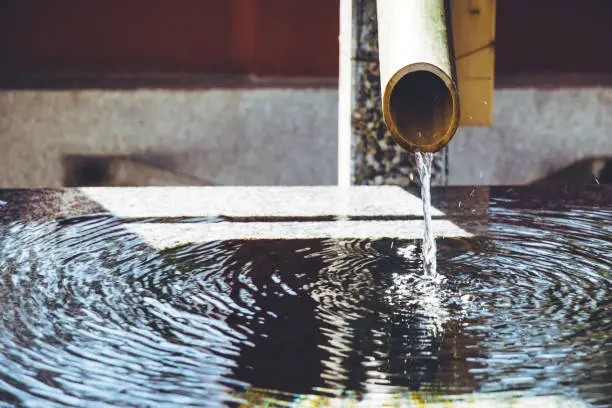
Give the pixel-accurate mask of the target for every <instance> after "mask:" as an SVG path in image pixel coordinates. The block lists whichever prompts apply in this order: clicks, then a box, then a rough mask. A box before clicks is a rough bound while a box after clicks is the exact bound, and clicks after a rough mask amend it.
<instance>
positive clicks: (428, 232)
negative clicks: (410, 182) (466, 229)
mask: <svg viewBox="0 0 612 408" xmlns="http://www.w3.org/2000/svg"><path fill="white" fill-rule="evenodd" d="M415 157H416V163H417V170H418V172H419V178H420V179H421V199H422V200H423V268H424V271H425V273H426V275H427V276H428V277H430V278H432V279H435V278H436V240H435V238H434V232H433V229H432V225H431V165H432V162H433V153H421V152H416V153H415Z"/></svg>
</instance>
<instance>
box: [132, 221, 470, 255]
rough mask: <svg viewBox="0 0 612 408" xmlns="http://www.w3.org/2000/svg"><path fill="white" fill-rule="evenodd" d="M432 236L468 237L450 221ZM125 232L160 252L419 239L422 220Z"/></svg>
mask: <svg viewBox="0 0 612 408" xmlns="http://www.w3.org/2000/svg"><path fill="white" fill-rule="evenodd" d="M432 227H433V231H434V235H435V236H436V237H472V236H473V234H472V233H470V232H468V231H466V230H464V229H463V228H461V227H460V226H459V225H457V224H455V223H453V222H452V221H450V220H434V221H433V225H432ZM126 228H127V229H128V231H130V232H132V233H134V234H136V235H138V236H139V237H140V238H141V239H142V240H143V241H145V242H146V243H147V244H148V245H150V246H151V247H153V248H155V249H158V250H164V249H169V248H173V247H177V246H182V245H188V244H197V243H202V242H212V241H228V240H254V239H273V240H279V239H324V238H328V239H380V238H396V239H415V240H416V239H422V237H423V221H417V220H408V221H321V222H246V223H244V222H239V223H234V222H220V223H206V224H129V225H127V226H126Z"/></svg>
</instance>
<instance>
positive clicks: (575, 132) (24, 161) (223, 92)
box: [0, 0, 612, 187]
mask: <svg viewBox="0 0 612 408" xmlns="http://www.w3.org/2000/svg"><path fill="white" fill-rule="evenodd" d="M465 1H467V0H465ZM339 10H340V2H339V1H337V0H309V1H298V0H88V1H82V0H29V1H23V0H1V1H0V88H1V89H0V187H61V186H76V185H156V184H157V185H159V184H162V185H173V184H196V185H332V184H336V183H337V180H338V120H339V117H338V115H339V114H338V71H339V67H338V55H339V46H338V35H339V21H340V14H339ZM611 19H612V2H611V1H609V0H583V1H581V2H576V1H571V0H538V1H533V0H497V13H496V20H495V31H496V34H495V35H496V40H495V94H494V104H493V125H492V126H480V127H461V128H460V129H459V131H458V132H457V134H456V136H455V138H454V139H453V140H452V141H451V143H450V145H449V146H448V149H447V151H446V153H445V154H446V157H445V160H446V167H445V170H444V171H445V174H446V176H445V177H444V178H443V180H442V181H441V182H440V183H441V184H445V185H502V184H503V185H507V184H530V183H557V182H561V183H565V182H571V183H598V182H599V183H605V182H612V174H611V173H612V165H611V163H610V158H612V53H611V52H610V41H611V40H612V25H611V24H610V20H611ZM354 131H356V130H354ZM381 183H384V180H383V181H381Z"/></svg>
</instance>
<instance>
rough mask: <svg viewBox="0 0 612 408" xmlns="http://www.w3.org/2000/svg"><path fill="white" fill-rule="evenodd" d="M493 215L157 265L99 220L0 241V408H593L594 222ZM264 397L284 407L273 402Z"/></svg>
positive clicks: (196, 253) (204, 248)
mask: <svg viewBox="0 0 612 408" xmlns="http://www.w3.org/2000/svg"><path fill="white" fill-rule="evenodd" d="M503 204H504V203H497V204H496V203H495V202H493V206H492V208H491V210H490V212H489V231H490V236H489V237H487V238H486V239H485V238H473V239H439V240H438V242H437V246H438V272H439V275H440V276H441V277H443V279H441V280H440V281H438V282H431V281H429V280H427V279H423V277H422V275H423V267H422V260H421V255H420V251H421V248H420V244H419V243H418V242H408V241H397V240H390V239H388V240H377V241H354V240H342V241H332V240H298V241H244V242H223V243H206V244H200V245H191V246H187V247H183V248H177V249H174V250H170V251H166V252H164V253H160V252H157V251H154V250H152V249H150V248H149V247H147V246H146V245H145V244H144V243H143V242H141V241H140V239H139V238H138V237H137V236H135V235H132V234H129V233H128V232H126V230H124V229H123V228H122V227H121V226H122V224H121V223H120V222H119V221H118V220H116V219H113V218H111V217H93V218H91V219H88V218H83V219H80V220H75V221H74V222H65V223H61V224H51V223H39V224H34V223H28V224H23V223H12V224H10V225H5V226H2V227H0V265H1V269H0V326H1V327H0V401H6V402H7V403H9V404H21V405H25V406H38V405H44V406H83V405H87V406H89V405H91V406H96V405H95V404H96V402H98V403H100V404H101V405H102V404H112V405H120V406H189V405H193V406H202V405H206V406H224V405H227V404H230V403H231V401H239V400H241V399H242V398H244V391H245V390H249V389H266V390H276V391H278V394H277V397H278V398H280V399H285V400H289V401H291V400H293V399H294V398H296V397H297V396H299V395H304V394H320V395H329V396H337V397H343V396H357V397H359V396H363V395H367V394H370V395H380V396H381V397H382V396H387V397H388V396H389V395H397V394H399V393H401V392H405V391H417V390H418V391H420V392H421V393H422V394H423V395H450V394H463V393H471V392H476V391H478V392H485V393H493V392H506V391H517V392H519V393H527V392H529V393H534V394H539V395H550V394H559V395H563V396H567V397H577V398H580V399H583V400H585V401H589V402H591V403H594V404H598V405H601V406H605V405H610V404H611V400H610V392H609V388H610V386H612V381H611V378H610V371H609V366H610V363H611V358H612V344H611V342H610V335H609V333H610V329H611V324H612V323H611V313H610V294H611V292H612V283H611V282H612V281H611V279H610V270H611V269H612V259H611V254H612V238H611V237H612V230H611V226H610V225H611V223H610V220H611V219H612V211H609V210H603V209H599V210H587V209H574V210H571V211H569V210H567V211H556V212H555V211H533V210H525V209H520V210H519V209H510V208H507V207H506V206H504V205H503ZM283 393H284V394H283Z"/></svg>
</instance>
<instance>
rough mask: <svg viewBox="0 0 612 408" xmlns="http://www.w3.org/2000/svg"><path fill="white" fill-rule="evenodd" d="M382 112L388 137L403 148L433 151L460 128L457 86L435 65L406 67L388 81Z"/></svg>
mask: <svg viewBox="0 0 612 408" xmlns="http://www.w3.org/2000/svg"><path fill="white" fill-rule="evenodd" d="M382 112H383V120H384V121H385V124H386V126H387V128H388V129H389V131H390V132H391V135H392V136H393V138H394V139H395V141H396V142H397V143H398V144H399V145H400V146H402V147H403V148H404V149H406V150H408V151H411V152H415V151H421V152H436V151H438V150H440V149H442V148H443V147H444V146H446V145H447V144H448V143H449V142H450V140H451V139H452V138H453V136H454V135H455V132H456V131H457V128H458V127H459V115H460V110H459V95H458V92H457V86H456V84H455V81H454V80H453V79H452V78H451V77H450V76H449V75H448V74H447V73H446V72H444V71H443V70H442V69H440V68H439V67H437V66H435V65H432V64H429V63H421V62H419V63H414V64H410V65H406V66H404V67H402V68H401V69H399V70H397V71H396V72H395V73H394V74H393V76H392V77H391V78H390V79H389V81H388V82H387V85H386V87H385V91H384V94H383V100H382Z"/></svg>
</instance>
